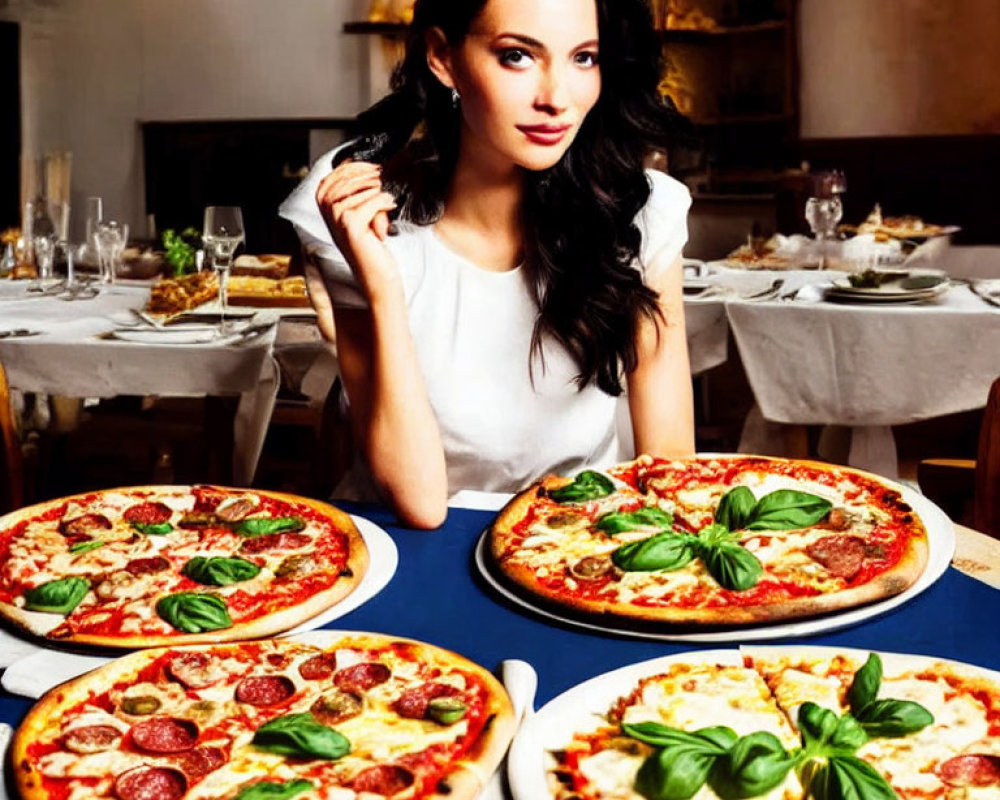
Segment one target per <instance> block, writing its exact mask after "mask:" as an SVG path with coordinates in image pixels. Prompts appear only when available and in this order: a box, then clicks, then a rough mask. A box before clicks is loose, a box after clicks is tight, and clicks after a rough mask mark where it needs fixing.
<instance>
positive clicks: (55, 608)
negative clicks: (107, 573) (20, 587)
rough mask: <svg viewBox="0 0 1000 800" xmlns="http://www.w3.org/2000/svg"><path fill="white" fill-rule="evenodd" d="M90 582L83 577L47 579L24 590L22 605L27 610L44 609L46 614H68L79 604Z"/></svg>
mask: <svg viewBox="0 0 1000 800" xmlns="http://www.w3.org/2000/svg"><path fill="white" fill-rule="evenodd" d="M89 591H90V582H89V581H87V580H85V579H84V578H60V579H59V580H55V581H47V582H46V583H42V584H40V585H38V586H35V587H32V588H31V589H27V590H25V592H24V607H25V608H26V609H27V610H28V611H44V612H46V613H48V614H69V612H70V611H72V610H73V609H74V608H76V607H77V606H78V605H80V601H81V600H83V598H84V596H85V595H86V594H87V592H89Z"/></svg>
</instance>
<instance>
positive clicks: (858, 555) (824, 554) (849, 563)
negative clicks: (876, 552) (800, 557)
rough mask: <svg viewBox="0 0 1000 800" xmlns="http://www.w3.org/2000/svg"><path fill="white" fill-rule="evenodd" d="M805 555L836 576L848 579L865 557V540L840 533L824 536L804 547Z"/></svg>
mask: <svg viewBox="0 0 1000 800" xmlns="http://www.w3.org/2000/svg"><path fill="white" fill-rule="evenodd" d="M806 555H808V556H809V557H810V558H811V559H812V560H813V561H818V562H819V563H820V564H822V565H823V566H824V567H826V568H827V570H829V571H830V572H831V573H832V574H833V575H835V576H836V577H838V578H845V579H846V580H850V579H851V578H853V577H854V576H855V575H857V574H858V572H859V571H860V570H861V564H862V563H863V562H864V559H865V541H864V539H861V538H859V537H857V536H843V535H841V534H835V535H833V536H824V537H823V538H822V539H817V540H816V541H815V542H813V543H812V544H810V545H809V546H808V547H807V548H806Z"/></svg>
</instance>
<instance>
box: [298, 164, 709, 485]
mask: <svg viewBox="0 0 1000 800" xmlns="http://www.w3.org/2000/svg"><path fill="white" fill-rule="evenodd" d="M332 157H333V152H331V153H328V154H327V155H324V156H323V157H322V158H320V159H319V161H318V162H317V164H316V165H315V166H314V167H313V169H312V171H311V172H310V174H309V176H308V177H307V178H306V179H305V180H304V181H303V182H302V184H300V185H299V186H298V188H296V189H295V191H294V192H292V194H291V195H290V196H289V197H288V199H287V200H285V202H284V203H283V204H282V206H281V208H280V210H279V213H280V214H281V216H283V217H284V218H286V219H288V220H289V221H290V222H292V224H293V225H294V226H295V229H296V231H297V232H298V235H299V238H300V240H301V242H302V245H303V248H304V250H305V252H306V254H307V255H308V256H309V257H310V258H311V259H312V260H313V261H314V263H316V264H317V265H318V266H319V268H320V269H321V271H322V274H323V277H324V280H325V282H326V286H327V289H328V290H329V292H330V296H331V298H332V300H333V302H334V304H335V305H337V306H346V307H364V306H365V305H366V303H365V298H364V296H363V294H362V293H361V291H360V289H359V287H358V284H357V282H356V280H355V278H354V276H353V274H352V272H351V269H350V267H349V266H348V265H347V263H346V262H345V260H344V258H343V256H342V255H341V253H340V251H339V250H338V249H337V247H336V246H335V245H334V244H333V240H332V237H331V235H330V232H329V230H328V229H327V227H326V223H325V222H324V221H323V218H322V216H321V214H320V211H319V207H318V205H317V203H316V199H315V196H316V189H317V186H318V185H319V182H320V181H321V180H322V178H323V177H324V176H325V175H326V174H328V173H329V172H330V164H331V161H332ZM646 174H647V177H648V179H649V180H650V183H651V186H652V192H651V194H650V197H649V200H648V202H647V204H646V206H645V207H644V208H643V210H642V211H641V212H640V213H639V214H638V216H637V218H636V224H637V225H638V226H639V228H640V231H641V232H642V247H641V252H640V259H639V260H640V262H641V263H642V264H649V263H651V262H652V258H653V256H656V257H657V258H659V257H660V256H664V257H666V258H664V260H663V261H658V263H665V264H671V263H673V262H674V261H675V258H676V256H679V255H680V253H681V249H682V248H683V246H684V244H685V243H686V241H687V211H688V208H689V207H690V204H691V198H690V194H689V193H688V190H687V189H686V188H685V187H684V185H683V184H681V183H679V182H678V181H676V180H674V179H673V178H670V177H668V176H667V175H665V174H664V173H662V172H655V171H648V172H647V173H646ZM566 224H567V225H570V226H572V224H573V221H572V220H570V219H568V220H567V221H566ZM397 229H398V232H397V235H395V236H391V237H389V238H388V239H387V242H386V245H387V247H388V248H389V250H390V252H391V253H392V255H393V256H394V258H395V261H396V264H397V265H398V267H399V270H400V273H401V275H402V280H403V286H404V291H405V296H406V303H407V307H408V309H409V323H410V330H411V332H412V334H413V340H414V345H415V348H416V353H417V358H418V359H419V361H420V368H421V371H422V373H423V376H424V382H425V385H426V387H427V392H428V395H429V398H430V404H431V407H432V408H433V409H434V412H435V414H436V416H437V421H438V425H439V426H440V429H441V438H442V444H443V445H444V452H445V461H446V464H447V470H448V491H449V494H454V493H455V492H458V491H460V490H462V489H479V490H484V491H498V492H513V491H517V490H520V489H522V488H524V487H525V486H527V485H528V484H529V483H531V482H532V481H533V480H535V479H537V478H539V477H541V476H543V475H546V474H548V473H552V472H554V473H557V474H573V473H574V472H576V471H578V470H579V469H581V468H583V467H585V466H599V465H601V464H610V463H614V462H617V461H621V460H624V459H627V458H631V457H633V455H634V454H633V453H632V452H631V450H632V434H631V423H630V420H629V416H628V406H627V403H625V402H624V401H623V400H620V399H619V398H615V397H611V396H610V395H607V394H605V393H604V392H603V391H601V390H600V389H599V388H597V387H596V386H593V385H588V386H587V387H586V388H585V389H583V390H582V391H581V390H578V389H577V386H576V383H575V382H574V377H575V376H576V374H577V372H578V369H577V366H576V364H575V363H574V362H573V360H572V358H571V357H570V356H569V354H568V352H567V351H566V350H565V349H564V348H563V347H562V346H561V345H559V344H557V343H555V342H553V341H551V340H549V341H546V342H545V344H544V346H543V348H542V358H538V357H535V358H532V357H531V336H532V331H533V329H534V324H535V319H536V317H537V315H538V308H537V306H536V305H535V302H534V300H533V299H532V296H531V292H530V288H529V286H528V284H527V280H526V278H525V275H524V270H523V269H521V268H520V267H517V268H515V269H512V270H509V271H507V272H492V271H488V270H485V269H482V268H480V267H478V266H476V265H475V264H473V263H472V262H471V261H469V260H467V259H465V258H463V257H462V256H460V255H458V254H457V253H455V252H453V251H452V250H450V249H449V248H448V246H447V245H446V244H445V243H444V242H443V241H442V240H441V239H439V238H438V236H437V235H436V233H435V232H434V226H433V225H428V226H420V225H414V224H412V223H407V222H398V223H397ZM639 268H641V267H639ZM644 274H645V273H644ZM645 276H646V277H647V278H648V277H649V276H648V274H645ZM356 461H357V459H356ZM334 494H335V496H337V497H343V498H348V499H370V498H372V497H373V486H372V483H371V480H370V477H369V476H368V475H367V472H366V471H365V469H364V465H363V464H361V463H356V464H355V468H354V469H352V470H351V472H350V474H349V475H348V476H347V479H345V482H344V483H343V484H342V485H341V486H340V487H338V489H337V491H336V492H335V493H334Z"/></svg>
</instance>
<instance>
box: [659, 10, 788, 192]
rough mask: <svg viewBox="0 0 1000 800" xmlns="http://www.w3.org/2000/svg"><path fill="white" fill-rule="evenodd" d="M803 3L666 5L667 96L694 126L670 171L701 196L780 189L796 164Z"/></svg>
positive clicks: (662, 17) (678, 143)
mask: <svg viewBox="0 0 1000 800" xmlns="http://www.w3.org/2000/svg"><path fill="white" fill-rule="evenodd" d="M796 12H797V0H663V2H660V3H658V4H657V9H656V13H657V25H658V27H659V29H660V35H661V38H662V40H663V47H664V60H665V65H666V69H665V72H664V76H663V82H662V83H661V90H662V91H663V92H664V94H666V95H668V96H669V97H671V98H672V99H673V100H674V104H675V105H676V106H677V109H678V110H679V111H680V112H681V113H682V114H683V115H684V116H685V117H687V119H688V120H690V122H691V123H692V126H693V130H692V131H691V133H690V135H688V136H683V135H681V136H678V137H677V139H676V140H675V141H674V142H672V143H671V146H670V148H669V151H670V152H669V158H670V165H669V168H670V171H671V173H673V174H674V175H675V176H676V177H678V178H680V179H682V180H684V181H685V182H686V183H687V184H688V185H689V187H690V188H691V189H692V191H693V192H694V193H695V194H696V196H697V195H726V194H735V195H761V194H772V193H775V192H777V191H779V190H780V188H781V185H782V183H783V181H785V180H786V177H787V174H788V170H789V169H790V168H794V167H796V166H797V163H798V125H799V113H798V53H797V34H796V29H797V26H796V19H797V13H796Z"/></svg>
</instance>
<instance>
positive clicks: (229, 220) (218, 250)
mask: <svg viewBox="0 0 1000 800" xmlns="http://www.w3.org/2000/svg"><path fill="white" fill-rule="evenodd" d="M243 237H244V234H243V212H242V211H241V210H240V208H239V206H208V207H207V208H206V209H205V226H204V228H203V230H202V235H201V241H202V245H203V246H204V248H205V254H206V255H207V257H208V258H210V259H211V261H212V269H214V270H215V274H216V275H217V276H218V278H219V332H220V333H223V334H224V333H226V303H227V293H228V290H229V268H230V267H231V266H232V263H233V254H234V253H235V252H236V248H237V247H239V246H240V244H241V243H242V242H243Z"/></svg>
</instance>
